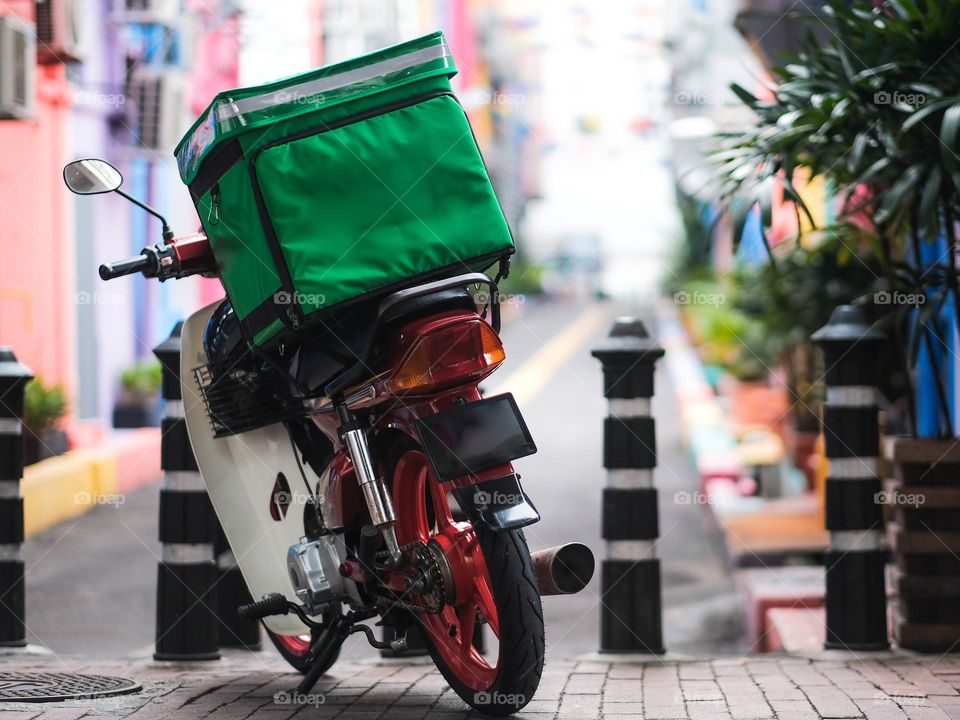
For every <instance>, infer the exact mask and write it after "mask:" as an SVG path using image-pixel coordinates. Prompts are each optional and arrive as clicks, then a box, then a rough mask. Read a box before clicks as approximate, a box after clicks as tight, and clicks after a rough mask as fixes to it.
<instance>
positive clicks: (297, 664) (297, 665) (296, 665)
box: [263, 625, 340, 673]
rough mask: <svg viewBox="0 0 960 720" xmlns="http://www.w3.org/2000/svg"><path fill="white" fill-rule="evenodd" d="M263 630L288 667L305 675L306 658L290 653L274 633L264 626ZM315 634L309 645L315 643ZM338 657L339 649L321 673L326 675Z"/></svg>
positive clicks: (312, 635) (306, 667)
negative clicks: (288, 664)
mask: <svg viewBox="0 0 960 720" xmlns="http://www.w3.org/2000/svg"><path fill="white" fill-rule="evenodd" d="M263 629H264V630H266V632H267V637H268V638H270V642H272V643H273V646H274V647H275V648H276V649H277V652H278V653H280V656H281V657H282V658H283V659H284V660H286V661H287V662H288V663H290V666H291V667H292V668H293V669H294V670H296V671H297V672H299V673H305V672H306V671H307V669H308V665H307V663H306V656H305V655H304V654H300V653H296V652H293V651H291V649H290V648H289V647H288V646H287V645H284V644H283V641H282V640H281V639H280V636H278V635H277V634H276V633H274V632H273V631H271V630H270V628H268V627H267V626H266V625H264V626H263ZM316 639H317V633H312V634H311V638H310V641H311V643H313V642H316ZM338 657H340V648H337V651H336V652H335V653H334V654H333V656H332V657H331V659H330V662H328V663H327V665H326V667H325V668H323V672H324V673H326V672H327V670H329V669H330V668H331V667H333V664H334V663H335V662H336V661H337V658H338Z"/></svg>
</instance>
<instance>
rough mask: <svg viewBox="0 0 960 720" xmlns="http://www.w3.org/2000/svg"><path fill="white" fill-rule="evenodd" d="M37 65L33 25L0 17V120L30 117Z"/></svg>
mask: <svg viewBox="0 0 960 720" xmlns="http://www.w3.org/2000/svg"><path fill="white" fill-rule="evenodd" d="M36 64H37V46H36V42H35V40H34V32H33V23H30V22H27V21H26V20H23V19H22V18H19V17H16V16H14V15H0V118H7V119H11V118H12V119H15V120H23V119H26V118H30V117H33V100H34V95H35V94H36V88H35V82H36V81H35V79H34V72H35V70H36Z"/></svg>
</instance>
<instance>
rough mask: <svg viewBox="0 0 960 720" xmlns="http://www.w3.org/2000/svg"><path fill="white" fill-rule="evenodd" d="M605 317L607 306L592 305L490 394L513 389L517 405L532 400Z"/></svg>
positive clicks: (580, 348)
mask: <svg viewBox="0 0 960 720" xmlns="http://www.w3.org/2000/svg"><path fill="white" fill-rule="evenodd" d="M606 318H607V308H606V307H605V306H603V305H593V306H592V307H590V308H587V309H586V310H584V311H583V312H582V313H581V314H580V316H579V317H578V318H577V319H576V320H575V321H573V322H572V323H570V324H569V325H567V327H565V328H564V329H563V331H562V332H560V333H559V334H558V335H555V336H554V337H553V339H551V340H550V342H548V343H547V344H546V345H544V346H543V347H542V348H540V349H539V350H537V352H535V353H534V354H533V356H532V357H530V358H528V359H527V361H526V362H525V363H523V365H521V366H520V367H518V368H517V369H516V370H514V371H513V372H512V373H510V374H509V375H507V377H506V378H504V379H503V381H502V382H500V383H499V384H498V385H497V386H496V387H495V388H494V389H493V390H492V391H491V392H490V393H489V396H493V395H500V394H501V393H505V392H512V393H513V397H514V398H516V401H517V403H518V404H519V405H523V404H524V403H525V402H528V401H530V400H532V399H533V398H534V397H535V396H536V395H537V393H539V392H540V391H541V390H543V388H544V387H545V386H546V384H547V383H548V382H550V380H551V379H552V378H553V376H554V375H556V374H557V372H558V371H559V370H560V368H561V367H563V365H564V363H566V362H567V361H568V360H569V359H570V357H571V356H572V355H573V354H574V353H575V352H577V351H579V350H582V349H583V346H584V343H585V342H586V341H587V340H589V339H590V336H591V335H593V333H594V332H596V330H597V328H599V326H600V323H602V322H603V321H604V320H605V319H606Z"/></svg>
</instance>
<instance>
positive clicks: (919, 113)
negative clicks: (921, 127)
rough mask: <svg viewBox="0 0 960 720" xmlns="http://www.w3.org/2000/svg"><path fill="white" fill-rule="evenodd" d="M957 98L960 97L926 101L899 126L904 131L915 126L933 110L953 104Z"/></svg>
mask: <svg viewBox="0 0 960 720" xmlns="http://www.w3.org/2000/svg"><path fill="white" fill-rule="evenodd" d="M958 100H960V99H958V98H957V97H950V98H947V99H945V100H937V101H936V102H932V103H927V104H926V105H924V106H922V107H921V108H919V109H917V110H916V111H915V112H914V113H913V114H912V115H911V116H910V117H908V118H907V119H906V120H904V121H903V125H902V126H901V129H902V130H903V132H906V131H907V130H909V129H910V128H912V127H913V126H915V125H916V124H917V123H919V122H923V120H924V119H926V118H928V117H930V116H931V115H933V114H934V113H935V112H938V111H940V110H943V108H945V107H947V106H949V105H953V104H954V103H956V102H958Z"/></svg>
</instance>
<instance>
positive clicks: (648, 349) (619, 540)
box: [592, 318, 664, 654]
mask: <svg viewBox="0 0 960 720" xmlns="http://www.w3.org/2000/svg"><path fill="white" fill-rule="evenodd" d="M592 354H593V356H594V357H595V358H597V359H598V360H600V362H601V363H603V394H604V397H606V398H607V402H608V415H607V418H606V419H605V420H604V426H603V465H604V467H605V468H606V470H607V486H606V487H605V488H604V490H603V532H602V534H603V539H604V540H605V541H606V544H607V556H606V559H605V560H604V561H603V566H602V571H601V601H602V602H601V610H600V652H609V653H652V654H660V653H663V652H664V647H663V630H662V602H661V590H660V560H659V559H658V558H657V557H656V553H655V548H656V542H657V539H658V538H659V536H660V530H659V519H658V509H657V490H656V488H655V487H654V485H653V468H654V467H656V465H657V444H656V432H655V425H654V420H653V418H652V417H651V415H650V399H651V398H652V397H653V373H654V366H655V365H656V362H657V360H659V359H660V358H661V357H663V348H661V347H660V346H659V345H658V344H657V343H656V342H655V341H654V340H652V339H651V338H650V337H649V333H647V329H646V328H645V327H644V325H643V322H641V321H640V320H638V319H636V318H620V319H618V320H617V321H616V323H615V324H614V326H613V329H612V330H611V332H610V336H609V337H608V338H607V339H606V340H605V341H604V343H603V344H602V345H601V346H600V347H598V348H596V349H595V350H594V351H593V353H592Z"/></svg>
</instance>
